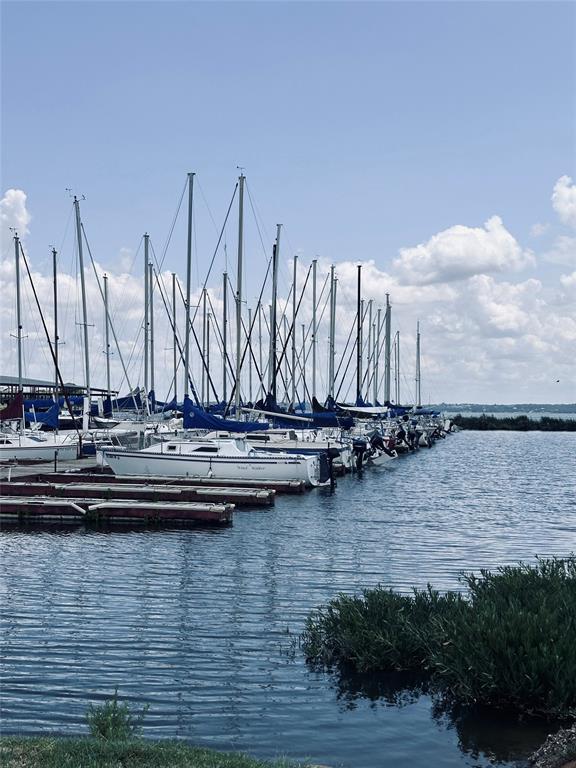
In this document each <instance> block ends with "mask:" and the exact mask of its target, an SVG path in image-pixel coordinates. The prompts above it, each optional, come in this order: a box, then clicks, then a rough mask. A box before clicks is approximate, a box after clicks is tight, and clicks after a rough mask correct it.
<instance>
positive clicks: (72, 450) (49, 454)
mask: <svg viewBox="0 0 576 768" xmlns="http://www.w3.org/2000/svg"><path fill="white" fill-rule="evenodd" d="M55 456H56V458H57V460H58V461H70V460H72V459H75V458H77V456H78V449H77V446H76V445H74V444H73V443H65V444H62V443H53V442H51V441H50V442H48V441H41V442H38V443H36V442H35V441H34V440H30V439H25V438H23V439H22V440H21V441H20V440H18V438H14V439H13V440H12V441H11V443H9V444H7V443H1V444H0V462H5V461H54V457H55Z"/></svg>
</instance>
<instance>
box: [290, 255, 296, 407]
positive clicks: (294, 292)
mask: <svg viewBox="0 0 576 768" xmlns="http://www.w3.org/2000/svg"><path fill="white" fill-rule="evenodd" d="M297 269H298V256H294V271H293V279H292V394H291V396H290V400H291V402H292V403H294V402H295V400H296V313H297V311H298V310H297V303H296V272H297Z"/></svg>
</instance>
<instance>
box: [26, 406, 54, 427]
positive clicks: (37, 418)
mask: <svg viewBox="0 0 576 768" xmlns="http://www.w3.org/2000/svg"><path fill="white" fill-rule="evenodd" d="M59 413H60V406H59V405H58V403H54V404H53V405H52V407H51V408H49V409H48V410H47V411H44V412H43V413H35V412H34V411H24V418H25V419H26V421H27V422H28V423H29V424H30V423H33V422H37V423H38V424H46V426H48V427H53V428H54V429H58V414H59Z"/></svg>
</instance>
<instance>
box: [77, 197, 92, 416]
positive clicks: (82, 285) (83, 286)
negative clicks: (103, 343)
mask: <svg viewBox="0 0 576 768" xmlns="http://www.w3.org/2000/svg"><path fill="white" fill-rule="evenodd" d="M74 208H75V210H76V235H77V238H78V264H79V268H80V289H81V293H82V325H83V327H84V366H85V371H86V381H85V383H86V398H87V402H88V416H89V415H90V397H91V394H90V354H89V349H88V314H87V310H86V281H85V279H84V254H83V251H82V226H81V223H80V203H79V202H78V198H77V197H76V196H75V197H74Z"/></svg>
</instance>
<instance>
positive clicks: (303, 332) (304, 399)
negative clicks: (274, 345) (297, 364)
mask: <svg viewBox="0 0 576 768" xmlns="http://www.w3.org/2000/svg"><path fill="white" fill-rule="evenodd" d="M302 400H303V402H304V403H305V402H306V325H305V324H304V323H302Z"/></svg>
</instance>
